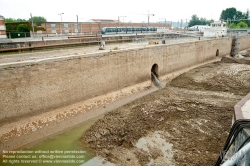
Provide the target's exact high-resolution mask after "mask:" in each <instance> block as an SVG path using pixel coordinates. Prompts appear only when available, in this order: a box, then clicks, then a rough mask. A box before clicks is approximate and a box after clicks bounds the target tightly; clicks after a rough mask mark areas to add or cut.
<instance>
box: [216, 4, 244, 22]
mask: <svg viewBox="0 0 250 166" xmlns="http://www.w3.org/2000/svg"><path fill="white" fill-rule="evenodd" d="M236 15H237V10H236V8H234V7H232V8H227V9H226V10H222V12H221V15H220V20H225V21H226V20H234V19H235V18H236ZM239 15H240V13H238V15H237V16H239Z"/></svg>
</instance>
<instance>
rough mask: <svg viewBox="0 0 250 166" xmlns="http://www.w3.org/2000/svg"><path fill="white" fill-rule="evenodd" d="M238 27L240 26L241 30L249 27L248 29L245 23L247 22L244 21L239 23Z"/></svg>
mask: <svg viewBox="0 0 250 166" xmlns="http://www.w3.org/2000/svg"><path fill="white" fill-rule="evenodd" d="M237 26H238V27H239V28H247V27H248V25H247V23H245V22H243V21H241V22H239V23H238V24H237Z"/></svg>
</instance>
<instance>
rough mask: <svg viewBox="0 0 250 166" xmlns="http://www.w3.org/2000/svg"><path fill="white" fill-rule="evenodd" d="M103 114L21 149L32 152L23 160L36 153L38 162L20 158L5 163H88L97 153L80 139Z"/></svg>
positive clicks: (54, 165)
mask: <svg viewBox="0 0 250 166" xmlns="http://www.w3.org/2000/svg"><path fill="white" fill-rule="evenodd" d="M102 116H103V115H101V116H98V117H96V118H93V119H90V120H88V121H85V122H83V123H82V124H79V125H78V126H76V127H75V128H73V129H70V130H68V131H65V132H63V133H61V134H58V135H56V136H53V137H51V138H47V139H45V140H43V141H42V142H39V143H36V144H34V143H33V145H28V146H27V147H24V148H22V149H19V150H22V151H27V152H28V151H30V154H23V155H30V156H29V158H27V159H25V158H22V159H23V160H27V161H28V160H31V159H32V156H33V155H34V156H35V157H34V158H35V159H37V160H38V162H37V163H30V164H27V163H21V159H18V160H19V163H18V164H17V163H16V164H4V165H18V166H26V165H43V166H47V165H53V166H56V165H64V166H68V165H70V166H75V165H76V166H79V165H82V164H83V163H86V162H87V161H88V160H90V159H92V158H93V157H95V155H94V152H93V151H91V150H90V149H89V148H87V147H83V146H82V145H81V143H80V141H79V140H80V138H81V137H82V135H83V134H84V133H85V132H86V131H87V130H88V129H89V128H90V126H91V125H93V124H94V123H95V122H96V121H97V120H98V119H99V118H101V117H102ZM75 157H76V158H75ZM17 158H18V156H17V155H16V159H17ZM35 159H34V160H35ZM62 160H64V161H62ZM65 162H69V163H65ZM75 162H77V163H75ZM84 165H85V164H84Z"/></svg>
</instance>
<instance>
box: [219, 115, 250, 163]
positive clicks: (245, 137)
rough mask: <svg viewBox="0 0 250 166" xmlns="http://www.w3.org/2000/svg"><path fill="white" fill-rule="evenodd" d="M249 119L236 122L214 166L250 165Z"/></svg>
mask: <svg viewBox="0 0 250 166" xmlns="http://www.w3.org/2000/svg"><path fill="white" fill-rule="evenodd" d="M249 133H250V119H240V120H236V121H235V122H234V124H233V126H232V128H231V131H230V133H229V135H228V137H227V140H226V143H225V145H224V148H223V150H222V151H221V153H220V156H219V157H218V159H217V162H216V164H215V166H220V165H221V163H222V162H224V164H223V166H229V165H232V166H234V165H240V166H241V165H242V166H243V165H244V166H245V165H250V145H249V143H250V135H249Z"/></svg>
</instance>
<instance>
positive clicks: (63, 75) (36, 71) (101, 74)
mask: <svg viewBox="0 0 250 166" xmlns="http://www.w3.org/2000/svg"><path fill="white" fill-rule="evenodd" d="M240 40H241V39H240ZM242 40H243V41H244V42H241V43H244V44H242V45H243V46H242V47H243V48H245V47H247V45H249V46H248V47H250V42H248V41H250V36H247V37H244V39H242ZM245 42H247V44H246V43H245ZM231 43H232V39H231V38H221V39H214V40H206V41H197V42H190V43H181V44H173V45H156V46H149V47H146V48H139V49H128V50H118V51H111V52H108V53H98V54H90V55H79V56H72V57H65V58H56V59H54V60H53V59H49V60H44V61H39V62H35V63H34V62H30V63H29V62H26V63H22V62H20V63H18V64H8V65H6V66H1V69H0V75H1V77H0V93H1V95H0V122H2V121H4V120H6V119H8V118H17V117H20V116H23V115H27V114H33V113H38V112H44V111H49V110H52V109H55V108H59V107H63V106H67V105H69V104H72V103H76V102H79V101H82V100H86V99H89V98H92V97H94V96H98V95H101V94H105V93H108V92H112V91H115V90H119V89H122V88H124V87H127V86H130V85H134V84H138V83H142V82H145V81H149V80H150V79H151V67H152V66H153V65H154V64H158V67H159V72H158V73H159V76H160V78H161V77H163V76H164V75H166V74H168V73H170V72H173V71H176V70H180V69H184V68H186V67H190V66H193V65H196V64H199V63H202V62H205V61H207V60H210V59H213V58H215V57H216V52H217V50H219V56H224V55H227V54H229V53H230V50H231Z"/></svg>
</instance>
